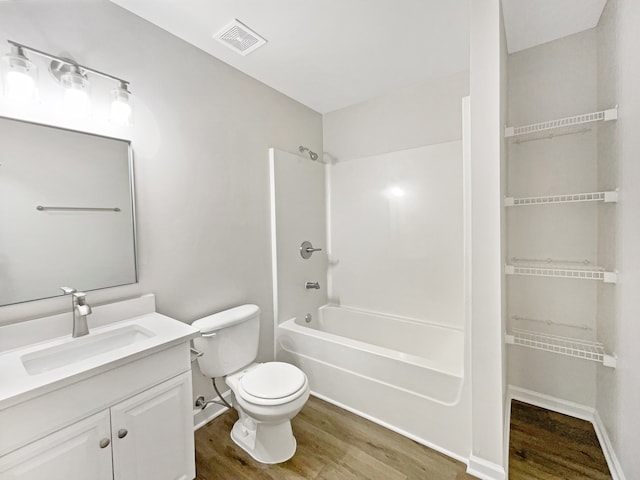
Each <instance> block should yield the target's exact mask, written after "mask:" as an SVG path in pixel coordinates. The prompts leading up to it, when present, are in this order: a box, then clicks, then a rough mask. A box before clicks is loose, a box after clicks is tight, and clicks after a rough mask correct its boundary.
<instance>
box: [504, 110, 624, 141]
mask: <svg viewBox="0 0 640 480" xmlns="http://www.w3.org/2000/svg"><path fill="white" fill-rule="evenodd" d="M617 118H618V106H617V105H616V106H615V107H614V108H610V109H608V110H602V111H600V112H593V113H585V114H582V115H575V116H573V117H567V118H560V119H557V120H550V121H547V122H540V123H532V124H530V125H523V126H521V127H506V128H505V130H504V136H505V138H511V137H518V136H521V135H535V134H537V133H540V132H547V131H550V130H558V129H567V128H571V127H575V126H579V125H584V124H587V123H593V122H601V121H604V122H608V121H609V120H616V119H617ZM575 133H580V131H576V132H575Z"/></svg>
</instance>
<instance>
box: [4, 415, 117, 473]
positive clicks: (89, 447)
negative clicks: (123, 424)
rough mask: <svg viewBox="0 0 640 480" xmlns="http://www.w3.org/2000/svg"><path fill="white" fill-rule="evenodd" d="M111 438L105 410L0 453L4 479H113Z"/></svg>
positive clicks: (108, 420)
mask: <svg viewBox="0 0 640 480" xmlns="http://www.w3.org/2000/svg"><path fill="white" fill-rule="evenodd" d="M52 414H54V415H55V413H52ZM110 440H111V425H110V419H109V411H107V410H105V411H103V412H100V413H97V414H95V415H93V416H91V417H89V418H85V419H84V420H81V421H79V422H77V423H74V424H72V425H70V426H68V427H66V428H63V429H62V430H59V431H57V432H55V433H52V434H51V435H48V436H46V437H44V438H42V439H40V440H37V441H35V442H33V443H30V444H29V445H26V446H24V447H22V448H19V449H18V450H15V451H14V452H11V453H9V454H7V455H4V456H3V457H0V479H2V480H43V479H47V480H87V479H91V480H111V479H112V478H113V472H112V469H111V445H110Z"/></svg>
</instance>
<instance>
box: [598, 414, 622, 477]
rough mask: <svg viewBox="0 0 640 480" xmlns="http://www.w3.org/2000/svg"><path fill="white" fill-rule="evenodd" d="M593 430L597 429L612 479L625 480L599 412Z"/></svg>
mask: <svg viewBox="0 0 640 480" xmlns="http://www.w3.org/2000/svg"><path fill="white" fill-rule="evenodd" d="M593 428H594V429H595V431H596V435H597V436H598V441H599V442H600V446H601V447H602V453H604V458H605V459H606V460H607V465H608V466H609V472H610V473H611V477H612V478H613V480H625V476H624V472H623V471H622V466H621V465H620V462H619V461H618V457H617V456H616V452H615V451H614V450H613V445H612V444H611V440H610V439H609V434H607V429H606V428H605V427H604V423H602V419H601V418H600V415H598V412H597V411H596V412H595V415H594V419H593Z"/></svg>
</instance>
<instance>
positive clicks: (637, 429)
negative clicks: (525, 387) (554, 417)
mask: <svg viewBox="0 0 640 480" xmlns="http://www.w3.org/2000/svg"><path fill="white" fill-rule="evenodd" d="M638 25H640V3H638V2H637V1H635V0H617V12H616V39H617V45H616V65H615V68H616V70H617V101H618V103H619V104H620V112H619V113H620V119H619V120H618V132H617V135H618V141H617V151H618V162H619V180H620V184H619V186H620V203H619V205H618V222H619V230H618V234H619V238H618V268H619V270H620V276H619V281H618V285H617V288H618V295H619V304H618V307H619V312H618V323H617V332H616V337H617V352H616V353H617V354H618V367H617V368H616V370H615V376H616V384H617V385H616V388H617V392H616V403H617V405H616V407H617V418H618V420H617V432H616V433H615V440H614V441H615V443H614V446H615V448H616V453H617V455H618V458H619V460H620V462H621V464H622V468H623V470H624V473H625V476H626V478H627V479H634V478H640V456H639V455H638V445H639V444H640V416H639V415H638V405H640V372H639V370H638V369H639V366H640V349H639V348H638V339H639V338H640V322H638V319H639V318H640V299H639V297H638V292H640V242H639V241H638V239H639V238H640V222H639V221H638V212H639V211H640V188H639V185H640V163H639V162H638V158H640V135H638V132H640V90H639V89H638V79H639V78H640V57H639V56H638V45H640V29H638ZM603 388H607V386H606V385H603ZM598 408H600V406H598ZM614 430H615V429H614Z"/></svg>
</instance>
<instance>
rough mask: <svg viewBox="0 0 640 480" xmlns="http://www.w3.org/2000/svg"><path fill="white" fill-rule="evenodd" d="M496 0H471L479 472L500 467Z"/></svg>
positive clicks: (494, 474) (493, 473) (499, 473)
mask: <svg viewBox="0 0 640 480" xmlns="http://www.w3.org/2000/svg"><path fill="white" fill-rule="evenodd" d="M501 36H502V31H501V22H500V1H499V0H477V1H476V0H474V1H473V2H471V64H470V67H471V68H470V71H471V76H470V91H471V200H472V211H471V225H472V226H471V239H472V243H471V252H472V259H471V302H472V305H471V308H472V312H471V315H472V318H471V366H472V371H471V382H472V383H471V389H472V392H471V399H472V411H471V418H472V423H471V457H470V463H469V469H468V471H470V472H471V473H474V474H476V475H478V476H481V477H482V478H494V479H498V478H505V472H504V469H503V464H504V458H503V457H504V448H503V442H504V439H503V419H502V418H503V401H504V392H503V388H504V386H503V353H502V351H503V348H504V344H503V338H502V337H503V335H502V332H503V327H502V319H501V316H502V268H501V264H502V247H501V237H502V234H501V208H502V198H501V185H502V181H501V171H500V167H501V165H500V163H501V145H502V120H503V119H502V118H501V115H500V113H501V104H500V99H501V88H504V86H502V85H501V79H502V75H501V64H502V62H501V58H500V54H501V48H500V44H501Z"/></svg>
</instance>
